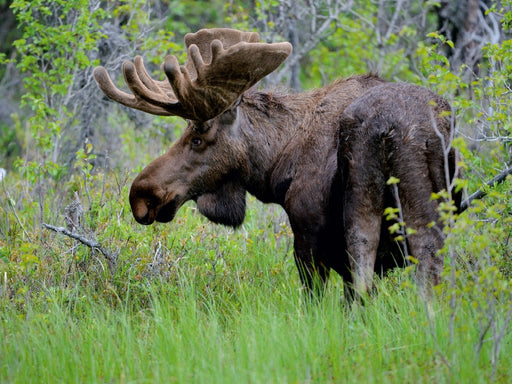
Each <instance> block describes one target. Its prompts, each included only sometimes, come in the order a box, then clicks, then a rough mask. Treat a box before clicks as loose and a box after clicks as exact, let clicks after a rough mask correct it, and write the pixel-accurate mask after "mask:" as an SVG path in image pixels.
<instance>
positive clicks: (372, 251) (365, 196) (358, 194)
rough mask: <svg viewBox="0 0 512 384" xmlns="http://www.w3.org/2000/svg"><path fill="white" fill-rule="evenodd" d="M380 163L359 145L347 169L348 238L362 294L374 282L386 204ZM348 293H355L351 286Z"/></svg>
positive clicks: (354, 281) (351, 262)
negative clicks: (352, 291)
mask: <svg viewBox="0 0 512 384" xmlns="http://www.w3.org/2000/svg"><path fill="white" fill-rule="evenodd" d="M379 167H380V165H379V162H378V159H377V158H376V156H372V154H370V153H368V151H367V150H365V149H363V148H361V149H360V148H355V149H354V150H353V151H352V158H350V159H349V160H348V162H347V167H346V169H345V172H344V173H345V175H344V178H345V180H344V192H343V193H344V197H343V222H344V231H345V242H346V250H347V256H348V258H349V265H350V269H351V275H352V284H353V287H352V289H353V290H355V293H356V294H358V295H361V294H364V293H366V292H368V291H369V290H370V289H371V288H372V286H373V274H374V270H375V261H376V257H377V249H378V246H379V240H380V232H381V223H382V212H383V205H384V185H385V180H384V175H383V174H382V172H381V171H380V169H379ZM347 293H349V294H350V293H351V291H350V289H349V290H348V291H347ZM346 296H350V295H346Z"/></svg>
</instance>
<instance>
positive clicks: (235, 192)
mask: <svg viewBox="0 0 512 384" xmlns="http://www.w3.org/2000/svg"><path fill="white" fill-rule="evenodd" d="M196 203H197V207H198V208H199V212H201V214H202V215H204V216H206V217H207V218H208V219H209V220H211V221H213V222H214V223H217V224H222V225H227V226H230V227H238V226H240V225H242V223H243V222H244V218H245V189H243V188H242V187H241V186H239V185H235V184H233V183H226V184H224V185H222V187H221V188H220V189H218V190H217V191H215V192H213V193H205V194H203V195H201V196H199V197H198V198H197V200H196Z"/></svg>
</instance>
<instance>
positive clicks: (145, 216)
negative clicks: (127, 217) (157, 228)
mask: <svg viewBox="0 0 512 384" xmlns="http://www.w3.org/2000/svg"><path fill="white" fill-rule="evenodd" d="M130 205H131V207H132V213H133V217H134V218H135V220H137V222H138V223H139V224H144V225H149V224H151V223H153V221H154V217H152V216H154V215H151V210H150V208H149V206H148V204H147V203H146V202H145V201H144V200H141V199H132V198H130Z"/></svg>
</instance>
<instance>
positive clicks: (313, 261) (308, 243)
mask: <svg viewBox="0 0 512 384" xmlns="http://www.w3.org/2000/svg"><path fill="white" fill-rule="evenodd" d="M294 233H295V237H294V257H295V264H296V266H297V269H298V271H299V276H300V280H301V282H302V284H303V285H304V288H306V289H307V291H308V293H309V295H310V296H311V297H313V296H319V297H320V296H321V295H322V294H323V291H324V288H325V285H326V283H327V279H328V278H329V268H328V267H326V266H325V264H324V263H323V262H322V257H321V255H320V250H319V244H318V240H319V239H318V235H316V234H313V233H311V232H309V233H303V232H296V231H295V232H294Z"/></svg>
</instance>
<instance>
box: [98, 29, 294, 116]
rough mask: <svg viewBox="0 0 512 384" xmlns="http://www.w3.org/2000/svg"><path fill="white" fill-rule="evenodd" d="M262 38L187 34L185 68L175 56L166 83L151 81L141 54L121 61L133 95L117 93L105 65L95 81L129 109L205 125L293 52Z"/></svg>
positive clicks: (166, 66)
mask: <svg viewBox="0 0 512 384" xmlns="http://www.w3.org/2000/svg"><path fill="white" fill-rule="evenodd" d="M259 40H260V38H259V35H258V34H257V33H254V32H241V31H237V30H234V29H227V28H214V29H201V30H200V31H198V32H196V33H189V34H187V35H186V36H185V45H186V46H187V61H186V64H185V66H180V65H179V63H178V60H177V59H176V57H175V56H174V55H169V56H167V57H166V58H165V61H164V63H163V64H162V69H163V70H164V72H165V75H166V76H167V81H158V80H154V79H152V78H151V77H150V76H149V74H148V73H147V71H146V69H145V67H144V63H143V60H142V57H140V56H136V57H135V59H134V61H133V62H131V61H125V62H124V63H123V75H124V78H125V81H126V84H127V85H128V87H129V88H130V90H131V91H132V94H130V93H126V92H124V91H122V90H120V89H118V88H117V87H116V86H115V85H114V83H113V82H112V80H111V79H110V77H109V75H108V73H107V71H106V69H105V68H103V67H96V68H95V69H94V78H95V79H96V82H97V83H98V85H99V87H100V88H101V90H102V91H103V92H104V93H105V95H107V96H108V97H109V98H111V99H113V100H115V101H117V102H118V103H121V104H123V105H125V106H127V107H130V108H135V109H139V110H141V111H144V112H148V113H151V114H154V115H163V116H169V115H176V116H181V117H183V118H185V119H189V120H196V121H206V120H209V119H211V118H213V117H215V116H217V115H219V114H221V113H222V112H223V111H225V110H226V109H227V108H229V107H230V106H231V105H232V104H233V103H234V102H235V101H236V100H237V99H238V97H240V95H242V94H243V93H244V92H245V91H246V90H248V89H249V88H251V87H252V86H253V85H254V84H256V83H257V82H258V81H259V80H261V79H262V78H263V77H265V76H266V75H268V74H269V73H271V72H272V71H274V70H275V69H276V68H277V67H278V66H279V65H280V64H281V63H282V62H283V61H284V60H285V59H286V58H287V57H288V55H289V54H290V53H291V50H292V46H291V44H290V43H286V42H285V43H273V44H267V43H259Z"/></svg>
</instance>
